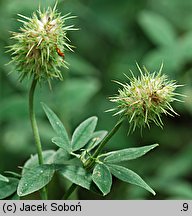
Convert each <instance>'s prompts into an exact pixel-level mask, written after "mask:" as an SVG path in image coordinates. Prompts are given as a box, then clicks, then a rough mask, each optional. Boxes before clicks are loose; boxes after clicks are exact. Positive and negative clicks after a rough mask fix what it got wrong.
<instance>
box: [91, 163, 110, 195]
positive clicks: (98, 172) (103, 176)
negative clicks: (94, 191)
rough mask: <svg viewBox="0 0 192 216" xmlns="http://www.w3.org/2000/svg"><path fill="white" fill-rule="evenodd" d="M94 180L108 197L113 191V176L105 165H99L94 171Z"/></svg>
mask: <svg viewBox="0 0 192 216" xmlns="http://www.w3.org/2000/svg"><path fill="white" fill-rule="evenodd" d="M92 179H93V181H94V183H95V184H96V185H97V187H98V188H99V189H100V190H101V191H102V193H103V195H106V194H108V193H109V192H110V190H111V185H112V176H111V173H110V171H109V168H108V167H107V166H106V165H105V164H97V165H96V166H95V168H94V170H93V174H92Z"/></svg>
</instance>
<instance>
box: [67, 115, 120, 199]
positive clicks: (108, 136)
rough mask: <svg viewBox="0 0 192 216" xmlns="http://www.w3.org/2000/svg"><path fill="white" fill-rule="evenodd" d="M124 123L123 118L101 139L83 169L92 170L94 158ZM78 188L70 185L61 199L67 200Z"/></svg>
mask: <svg viewBox="0 0 192 216" xmlns="http://www.w3.org/2000/svg"><path fill="white" fill-rule="evenodd" d="M123 121H124V117H122V118H121V119H120V120H119V121H118V122H117V124H116V125H115V126H114V127H113V128H112V130H111V131H110V132H109V133H108V134H107V136H106V137H105V138H104V139H103V141H102V142H101V143H100V145H99V146H98V148H97V149H96V151H95V152H94V154H93V155H92V157H91V158H89V159H88V160H87V161H86V162H85V164H84V167H85V169H87V170H90V169H91V168H92V166H93V165H94V163H95V158H97V156H98V155H99V154H100V153H101V151H102V150H103V148H104V146H105V145H106V144H107V142H108V141H109V140H110V139H111V138H112V137H113V135H114V134H115V133H116V132H117V131H118V130H119V128H120V127H121V125H122V123H123ZM77 187H78V185H76V184H74V183H73V184H72V185H71V187H70V188H69V189H68V190H67V192H66V193H65V195H64V196H63V199H68V197H69V196H70V195H71V194H72V193H73V191H74V190H75V189H76V188H77Z"/></svg>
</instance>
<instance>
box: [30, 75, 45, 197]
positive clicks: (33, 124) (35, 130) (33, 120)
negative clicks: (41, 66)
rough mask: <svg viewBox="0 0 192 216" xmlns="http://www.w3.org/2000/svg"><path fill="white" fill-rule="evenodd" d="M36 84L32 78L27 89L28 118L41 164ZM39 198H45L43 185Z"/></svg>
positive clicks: (40, 163)
mask: <svg viewBox="0 0 192 216" xmlns="http://www.w3.org/2000/svg"><path fill="white" fill-rule="evenodd" d="M36 85H37V80H36V79H35V78H34V79H33V81H32V84H31V88H30V91H29V115H30V120H31V127H32V130H33V136H34V140H35V144H36V148H37V154H38V160H39V165H42V164H43V154H42V147H41V140H40V136H39V130H38V127H37V122H36V117H35V111H34V92H35V88H36ZM41 198H42V199H44V200H46V199H47V191H46V188H45V187H44V188H43V189H42V190H41Z"/></svg>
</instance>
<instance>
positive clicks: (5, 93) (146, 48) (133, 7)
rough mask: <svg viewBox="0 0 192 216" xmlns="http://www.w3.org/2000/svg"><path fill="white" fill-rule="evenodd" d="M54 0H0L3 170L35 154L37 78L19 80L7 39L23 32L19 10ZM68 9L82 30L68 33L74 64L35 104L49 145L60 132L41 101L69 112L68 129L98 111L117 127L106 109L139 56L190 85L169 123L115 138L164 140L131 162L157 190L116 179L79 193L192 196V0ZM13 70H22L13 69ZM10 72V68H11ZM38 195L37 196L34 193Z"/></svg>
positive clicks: (101, 0) (62, 6)
mask: <svg viewBox="0 0 192 216" xmlns="http://www.w3.org/2000/svg"><path fill="white" fill-rule="evenodd" d="M39 2H41V6H42V7H46V6H47V5H51V6H53V5H54V2H55V1H52V0H49V1H45V0H44V1H31V0H25V1H23V0H1V1H0V14H1V16H0V27H1V33H0V52H1V57H0V132H1V134H0V135H1V143H0V173H1V174H3V172H4V171H6V170H12V171H16V172H20V171H21V170H20V169H19V168H18V166H22V165H23V163H24V162H25V161H26V160H27V159H28V158H29V156H30V155H31V154H32V153H35V147H34V143H33V137H32V132H31V128H30V123H29V119H28V105H27V94H28V88H29V85H30V81H29V80H28V81H25V82H23V83H19V82H18V81H17V79H18V76H17V73H16V71H15V69H14V65H11V64H10V65H8V66H6V65H5V64H6V63H8V62H9V61H10V54H9V53H5V52H6V50H7V49H6V46H8V45H10V44H11V43H12V41H11V40H10V39H9V38H10V33H9V32H10V31H19V27H20V26H21V23H19V22H17V20H16V19H17V18H18V17H17V14H18V13H20V14H23V15H26V16H30V15H31V14H32V12H33V11H35V10H36V9H38V7H39ZM58 10H59V11H60V12H61V13H62V14H66V13H68V12H71V13H72V15H76V16H77V18H76V19H74V20H68V22H67V24H72V23H75V26H76V27H78V28H79V29H80V30H79V31H75V32H69V33H68V36H69V38H70V40H71V41H72V43H73V44H74V45H75V47H76V48H75V53H69V52H66V55H65V56H66V60H67V61H68V62H69V63H70V69H69V70H67V71H66V70H63V76H64V81H63V82H60V81H54V82H53V83H52V85H53V90H52V91H50V90H49V87H48V85H47V84H46V83H45V84H44V85H42V86H41V87H39V88H38V89H37V95H36V111H37V117H38V124H39V128H40V134H41V137H42V143H43V149H55V148H56V147H55V146H54V144H53V143H51V141H50V140H51V137H53V136H54V132H53V130H52V128H51V127H50V125H49V123H48V121H47V119H46V118H45V114H44V113H43V110H42V108H41V107H40V102H41V101H43V102H45V103H46V104H48V105H49V106H50V107H51V108H52V109H53V110H54V111H55V112H56V113H57V114H58V116H59V117H60V118H61V119H62V121H63V122H64V124H65V126H66V127H67V129H68V131H69V133H71V132H72V131H73V130H74V128H75V127H76V126H77V125H78V124H79V123H80V122H81V121H83V120H84V119H85V118H87V117H90V116H92V115H96V116H98V117H99V123H98V127H97V129H105V130H110V129H111V128H112V126H113V124H115V122H116V121H117V119H116V118H115V117H112V114H111V113H105V110H107V109H110V108H112V107H113V104H112V103H111V102H109V101H108V97H109V96H112V95H113V94H115V93H116V92H117V89H118V87H119V86H118V85H116V84H115V83H113V82H112V80H118V81H121V82H124V81H125V80H126V79H125V76H124V75H123V73H126V74H128V75H129V69H131V70H132V71H133V72H134V74H135V75H137V74H138V70H137V68H136V65H135V63H136V62H138V63H139V64H140V65H141V66H142V65H145V66H146V67H147V68H148V69H149V70H150V71H158V70H159V68H160V65H161V63H162V62H163V63H164V69H163V72H164V73H165V74H167V75H168V76H169V77H170V79H176V80H177V81H178V83H179V84H184V86H183V87H181V88H179V89H178V92H179V93H182V94H185V95H187V97H186V98H185V99H184V100H185V102H184V103H175V104H174V105H173V106H174V107H175V110H176V111H177V112H178V113H179V114H180V116H176V117H174V118H172V117H169V116H164V117H163V121H164V129H163V130H162V129H160V128H158V127H156V126H155V125H153V127H152V128H151V130H149V129H144V130H143V134H142V135H141V134H140V131H139V130H138V131H136V132H135V133H133V134H131V135H129V136H127V132H128V122H126V123H125V124H124V125H123V128H122V130H121V131H119V132H118V134H116V136H115V137H114V139H113V140H112V141H111V142H110V143H109V144H108V146H107V149H106V150H115V149H121V148H127V147H133V146H143V145H148V144H153V143H159V144H160V146H159V147H158V148H156V149H155V150H153V151H151V152H150V153H148V154H147V155H145V156H144V157H142V158H140V159H137V160H134V161H130V162H129V163H127V164H126V166H127V167H129V168H130V169H132V170H134V171H135V172H137V173H138V174H139V175H141V176H142V177H143V179H144V180H145V181H146V182H147V183H149V185H150V186H151V187H152V188H153V189H154V190H155V191H156V192H157V195H156V196H155V197H154V196H153V195H150V194H149V193H148V192H147V191H145V190H143V189H141V188H139V187H137V186H132V185H130V184H126V183H123V182H120V181H118V180H117V179H115V178H114V184H113V188H112V192H111V193H110V194H109V195H108V196H106V197H100V196H97V195H95V194H92V193H90V192H88V191H86V190H83V189H80V190H78V191H77V192H76V194H74V195H73V197H72V198H73V199H75V198H79V199H192V96H191V95H192V13H191V11H192V1H191V0H174V1H171V0H170V1H168V0H161V1H157V0H137V1H135V0H118V1H116V0H64V1H58ZM10 71H15V72H14V73H11V74H9V73H10ZM8 74H9V75H8ZM69 185H70V183H69V182H67V181H63V180H62V179H60V177H59V176H56V177H55V178H54V181H53V182H52V183H51V184H50V185H49V188H50V198H51V199H59V198H60V197H61V196H62V193H63V192H62V191H64V190H65V189H66V188H67V187H68V186H69ZM28 198H29V199H30V198H34V196H31V197H28Z"/></svg>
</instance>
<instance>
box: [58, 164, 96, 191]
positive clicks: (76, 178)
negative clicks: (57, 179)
mask: <svg viewBox="0 0 192 216" xmlns="http://www.w3.org/2000/svg"><path fill="white" fill-rule="evenodd" d="M59 173H60V174H61V175H62V176H64V177H65V178H67V179H68V180H70V181H71V182H73V183H75V184H76V185H79V186H81V187H83V188H86V189H88V190H89V189H90V187H91V182H92V178H91V173H89V172H87V171H86V170H85V169H84V168H83V167H80V166H73V165H68V166H64V167H63V168H61V169H60V170H59Z"/></svg>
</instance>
